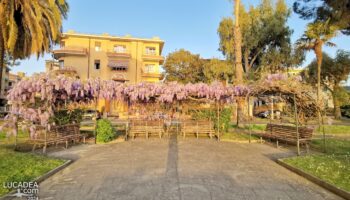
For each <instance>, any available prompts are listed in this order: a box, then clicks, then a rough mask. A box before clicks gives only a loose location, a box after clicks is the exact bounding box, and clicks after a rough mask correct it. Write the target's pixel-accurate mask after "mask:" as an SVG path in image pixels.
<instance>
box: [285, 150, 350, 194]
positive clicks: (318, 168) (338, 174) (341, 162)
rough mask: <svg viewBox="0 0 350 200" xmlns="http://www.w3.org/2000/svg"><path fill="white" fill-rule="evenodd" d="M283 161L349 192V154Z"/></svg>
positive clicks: (313, 156) (295, 158)
mask: <svg viewBox="0 0 350 200" xmlns="http://www.w3.org/2000/svg"><path fill="white" fill-rule="evenodd" d="M283 161H284V162H286V163H288V164H290V165H292V166H294V167H297V168H299V169H302V170H303V171H305V172H307V173H310V174H312V175H314V176H316V177H318V178H320V179H322V180H324V181H326V182H328V183H330V184H333V185H336V186H337V187H339V188H341V189H344V190H346V191H349V192H350V154H348V155H309V156H301V157H293V158H287V159H284V160H283Z"/></svg>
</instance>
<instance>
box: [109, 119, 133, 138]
mask: <svg viewBox="0 0 350 200" xmlns="http://www.w3.org/2000/svg"><path fill="white" fill-rule="evenodd" d="M110 122H111V124H112V126H113V127H114V129H115V130H117V131H124V132H125V135H124V139H125V140H127V138H128V131H129V126H130V122H129V121H128V120H122V119H113V118H111V119H110Z"/></svg>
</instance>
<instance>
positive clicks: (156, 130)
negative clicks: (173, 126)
mask: <svg viewBox="0 0 350 200" xmlns="http://www.w3.org/2000/svg"><path fill="white" fill-rule="evenodd" d="M163 133H164V123H163V121H142V120H135V121H131V123H130V130H129V131H128V135H130V137H132V138H133V139H135V137H136V135H145V136H146V138H147V139H148V138H149V136H151V135H153V134H157V135H158V137H159V138H162V136H163Z"/></svg>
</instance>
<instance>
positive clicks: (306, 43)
mask: <svg viewBox="0 0 350 200" xmlns="http://www.w3.org/2000/svg"><path fill="white" fill-rule="evenodd" d="M336 34H337V27H336V26H333V25H330V24H329V21H326V22H321V21H316V22H313V23H310V24H309V25H308V26H307V29H306V31H305V33H304V35H303V36H302V38H300V39H299V40H298V41H297V46H298V47H299V48H300V49H304V50H307V51H310V50H311V51H314V53H315V55H316V60H317V102H319V103H320V95H321V66H322V57H323V56H322V48H323V45H326V46H335V44H334V43H332V42H330V40H331V39H332V38H333V37H335V36H336Z"/></svg>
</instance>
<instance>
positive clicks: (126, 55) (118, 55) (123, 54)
mask: <svg viewBox="0 0 350 200" xmlns="http://www.w3.org/2000/svg"><path fill="white" fill-rule="evenodd" d="M107 56H108V57H116V58H131V54H130V52H129V51H128V50H126V49H125V50H123V51H108V52H107Z"/></svg>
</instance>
